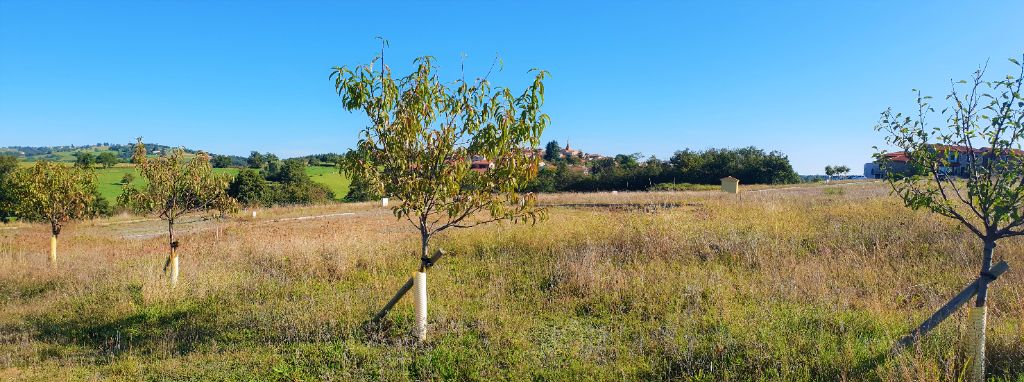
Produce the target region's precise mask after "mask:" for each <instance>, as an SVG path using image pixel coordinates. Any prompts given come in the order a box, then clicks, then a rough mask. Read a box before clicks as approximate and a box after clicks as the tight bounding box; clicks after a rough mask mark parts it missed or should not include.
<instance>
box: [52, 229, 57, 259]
mask: <svg viewBox="0 0 1024 382" xmlns="http://www.w3.org/2000/svg"><path fill="white" fill-rule="evenodd" d="M50 263H52V264H56V263H57V235H53V236H50Z"/></svg>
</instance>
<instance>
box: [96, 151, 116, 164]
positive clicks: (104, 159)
mask: <svg viewBox="0 0 1024 382" xmlns="http://www.w3.org/2000/svg"><path fill="white" fill-rule="evenodd" d="M96 162H97V163H99V164H102V165H103V167H106V168H111V167H114V165H116V164H117V156H116V155H114V153H112V152H110V151H104V152H102V153H100V155H97V156H96Z"/></svg>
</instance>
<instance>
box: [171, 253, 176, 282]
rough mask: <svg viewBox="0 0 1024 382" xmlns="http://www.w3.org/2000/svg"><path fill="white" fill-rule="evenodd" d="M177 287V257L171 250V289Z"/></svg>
mask: <svg viewBox="0 0 1024 382" xmlns="http://www.w3.org/2000/svg"><path fill="white" fill-rule="evenodd" d="M176 286H178V255H177V254H175V253H174V250H173V249H172V250H171V287H176Z"/></svg>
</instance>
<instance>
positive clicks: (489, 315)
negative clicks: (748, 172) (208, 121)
mask: <svg viewBox="0 0 1024 382" xmlns="http://www.w3.org/2000/svg"><path fill="white" fill-rule="evenodd" d="M762 190H763V191H759V192H746V193H743V194H740V195H726V194H722V193H719V192H684V193H669V192H663V193H619V194H618V195H611V194H607V193H605V194H561V195H542V196H541V200H540V201H541V203H543V204H547V205H552V206H553V207H551V209H550V211H549V219H548V220H546V221H544V222H541V223H538V224H537V225H535V226H529V225H510V224H497V225H489V226H481V227H477V228H472V229H465V230H460V231H453V232H451V233H448V234H446V235H445V236H443V237H441V238H440V239H439V240H438V241H437V245H438V246H440V247H443V248H445V249H446V250H447V251H449V252H450V253H451V255H450V256H448V257H446V258H444V259H442V260H441V261H440V262H439V263H438V265H437V266H436V267H434V268H433V269H432V270H431V271H430V276H429V279H430V285H429V294H430V298H431V302H430V334H429V335H428V341H427V342H426V343H425V344H421V345H419V344H415V343H414V342H412V341H411V335H410V332H411V330H412V325H411V324H412V323H411V321H412V306H411V301H409V300H408V299H406V300H403V301H402V302H401V303H399V305H398V306H397V307H396V309H395V310H394V311H393V312H392V314H391V315H390V316H389V319H388V321H387V322H386V325H385V327H384V328H383V329H382V330H365V329H363V327H362V326H361V325H362V323H363V321H364V320H366V319H367V318H368V317H369V316H370V315H372V314H373V313H374V312H375V311H376V309H379V308H380V306H381V305H382V304H383V303H384V302H385V301H386V300H387V299H388V298H390V297H391V295H392V294H393V293H394V292H395V290H396V289H397V288H398V287H399V286H400V285H401V284H402V283H403V282H404V281H405V280H406V279H407V278H408V277H409V275H410V272H412V271H413V270H414V269H415V266H416V263H417V257H416V255H414V253H415V246H416V244H417V238H416V236H415V234H414V233H413V232H412V231H411V230H410V228H409V226H408V223H405V222H401V221H396V220H395V218H394V217H393V216H391V214H390V212H389V211H386V210H382V209H380V208H377V207H375V206H374V205H373V204H370V203H366V204H336V205H329V206H313V207H302V208H275V209H268V210H264V211H263V212H261V213H260V215H259V219H258V220H254V219H250V218H247V217H245V216H244V215H242V214H240V215H239V216H237V217H234V218H231V219H228V220H226V221H216V220H202V219H198V217H197V218H195V219H194V220H193V221H192V222H191V223H187V224H183V225H182V226H181V230H182V231H183V233H182V234H181V237H182V248H181V253H182V284H181V285H179V287H178V288H176V289H174V290H170V289H168V288H167V281H166V279H165V277H164V275H163V274H162V272H161V269H162V266H163V263H164V258H165V254H164V249H163V246H164V240H165V237H163V236H160V235H161V233H162V232H163V230H164V228H165V227H163V226H162V224H161V222H159V221H138V218H136V217H131V216H118V217H115V218H111V219H104V220H97V221H92V222H86V223H81V224H76V225H72V226H70V227H68V228H67V229H65V233H64V234H63V235H62V239H61V249H60V260H59V263H58V265H57V266H56V267H55V268H54V269H51V268H50V267H49V266H48V265H47V262H46V250H47V248H48V246H47V245H48V239H47V236H48V228H47V227H45V226H43V225H15V226H12V227H6V228H5V229H0V304H3V306H2V308H0V380H53V379H59V380H105V379H110V380H127V381H134V380H289V381H290V380H335V381H349V380H357V381H358V380H367V381H376V380H386V381H406V380H534V381H555V380H587V381H590V380H596V381H620V380H627V381H629V380H698V381H721V380H729V381H743V380H780V381H794V380H796V381H799V380H822V381H836V380H884V381H905V380H911V381H913V380H918V381H936V380H946V381H952V380H957V379H958V378H959V377H960V373H961V371H962V369H963V365H964V361H965V358H964V355H963V353H962V352H961V351H960V350H959V349H961V348H962V344H963V343H964V341H965V338H964V337H963V334H962V333H963V329H964V327H965V325H966V322H965V321H966V319H965V316H966V314H965V313H964V312H959V313H957V314H956V315H954V316H953V317H951V319H950V320H948V321H946V322H944V323H943V324H942V325H941V326H939V327H938V329H936V330H935V331H934V332H933V333H931V334H930V335H929V336H928V337H927V338H925V339H924V341H923V342H922V343H920V345H919V346H917V347H915V348H913V349H911V350H909V351H907V352H904V353H901V354H899V355H895V356H890V355H888V350H889V348H890V346H891V345H892V344H893V342H894V341H895V340H896V339H897V338H899V337H900V336H901V335H903V334H904V333H905V332H906V331H908V330H909V329H910V328H912V327H913V326H915V325H916V324H918V323H919V322H920V321H921V320H922V319H924V318H925V317H927V316H928V315H929V314H930V313H932V312H933V311H934V309H936V308H937V307H939V306H941V305H942V304H943V303H944V302H945V301H946V300H947V299H948V298H949V297H950V296H952V295H953V294H955V293H956V292H957V291H958V290H959V289H960V288H961V287H962V286H963V285H964V284H965V283H967V282H968V280H970V279H972V278H973V277H975V275H976V274H977V264H978V261H979V257H980V251H981V248H980V244H979V243H978V241H977V240H975V239H973V238H972V237H970V236H969V235H967V234H966V233H964V231H963V230H962V229H959V228H958V227H957V226H956V225H955V224H953V223H952V222H950V221H948V220H945V219H941V218H938V217H935V216H933V215H931V214H927V213H923V212H913V211H909V210H907V209H906V208H904V207H902V204H901V203H899V202H898V201H897V200H896V199H894V198H893V197H891V196H889V195H888V192H887V190H886V189H885V188H884V187H882V186H881V185H879V184H867V185H864V184H849V185H845V186H818V187H809V188H786V189H762ZM645 204H646V205H649V207H637V206H640V205H645ZM617 206H618V207H617ZM341 212H350V213H351V214H345V215H342V214H339V213H341ZM314 215H329V216H324V217H321V218H310V219H289V218H295V217H301V216H314ZM996 258H997V260H1006V261H1007V262H1009V263H1010V264H1011V267H1012V268H1011V270H1010V271H1009V272H1008V273H1006V274H1005V275H1003V277H1001V278H1000V279H999V280H998V281H997V282H996V284H994V285H995V287H994V288H993V290H992V296H991V300H990V304H991V305H990V306H991V307H990V311H989V314H990V331H989V332H988V335H989V343H988V356H989V362H990V365H989V369H988V370H989V371H990V373H991V377H992V378H993V379H997V380H1018V381H1020V380H1024V379H1022V378H1024V336H1022V333H1024V271H1021V269H1022V268H1020V267H1021V266H1022V265H1021V264H1024V240H1020V239H1017V240H1010V241H1005V242H1003V243H1001V245H1000V246H999V248H998V251H997V255H996Z"/></svg>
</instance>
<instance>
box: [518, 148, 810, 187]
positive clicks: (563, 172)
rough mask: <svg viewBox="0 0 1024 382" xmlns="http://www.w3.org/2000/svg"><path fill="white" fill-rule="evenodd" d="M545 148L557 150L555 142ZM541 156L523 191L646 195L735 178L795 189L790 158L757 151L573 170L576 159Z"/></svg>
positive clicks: (625, 159) (636, 158) (619, 160)
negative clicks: (541, 165)
mask: <svg viewBox="0 0 1024 382" xmlns="http://www.w3.org/2000/svg"><path fill="white" fill-rule="evenodd" d="M548 147H549V148H550V147H558V144H557V142H554V143H553V144H552V143H549V144H548ZM550 154H551V152H550V150H549V151H547V152H546V153H545V159H546V162H547V165H546V166H544V168H542V169H541V170H540V174H539V175H538V176H537V178H536V179H534V180H533V181H532V182H531V183H530V184H529V186H528V187H527V189H528V190H529V191H534V192H557V191H571V192H591V191H607V190H622V191H645V190H651V189H655V188H658V189H661V188H665V186H659V185H665V184H718V183H719V180H720V179H721V178H724V177H726V176H733V177H736V178H739V179H740V180H741V181H742V182H743V183H746V184H787V183H798V182H800V177H799V176H798V175H797V173H796V171H794V170H793V166H792V165H791V164H790V162H789V158H788V157H787V156H786V155H785V154H783V153H781V152H778V151H771V152H766V151H765V150H762V149H759V148H756V147H744V148H739V149H728V148H721V149H715V148H713V149H707V150H702V151H695V150H690V149H686V150H682V151H677V152H675V154H673V155H672V157H671V158H669V159H668V160H661V159H658V158H656V157H653V156H652V157H649V158H647V159H646V160H644V159H643V157H642V155H641V154H631V155H627V154H619V155H616V156H614V157H607V158H601V159H596V160H592V161H590V162H587V163H585V164H582V165H578V164H577V165H574V163H577V162H578V161H579V159H578V158H560V157H558V156H553V155H550Z"/></svg>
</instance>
